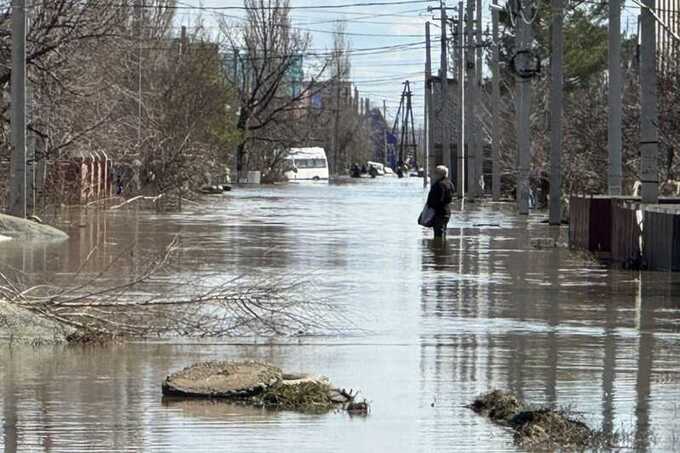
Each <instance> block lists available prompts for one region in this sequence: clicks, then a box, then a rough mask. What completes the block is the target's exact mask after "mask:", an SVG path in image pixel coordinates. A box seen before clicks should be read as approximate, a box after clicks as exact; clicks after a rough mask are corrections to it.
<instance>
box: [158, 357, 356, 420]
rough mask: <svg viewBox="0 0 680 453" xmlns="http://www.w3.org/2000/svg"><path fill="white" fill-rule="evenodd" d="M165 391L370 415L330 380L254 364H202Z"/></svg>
mask: <svg viewBox="0 0 680 453" xmlns="http://www.w3.org/2000/svg"><path fill="white" fill-rule="evenodd" d="M162 389H163V395H165V396H169V397H181V398H213V399H224V400H226V401H231V402H236V403H239V404H245V405H249V406H256V407H265V408H270V409H281V410H295V411H301V412H327V411H330V410H333V409H346V410H347V411H349V412H350V413H355V414H359V413H362V414H363V415H365V414H367V413H368V404H367V403H366V402H365V401H364V402H363V403H355V398H356V396H357V393H355V392H352V391H351V390H350V391H349V392H348V391H346V390H345V389H337V388H335V387H333V386H332V385H331V383H330V382H329V381H328V378H326V377H323V376H313V375H309V374H290V373H283V371H282V370H281V369H280V368H277V367H274V366H272V365H269V364H267V363H261V362H254V361H246V362H204V363H198V364H195V365H193V366H190V367H187V368H185V369H183V370H181V371H178V372H176V373H174V374H172V375H170V376H168V377H167V378H166V379H165V381H164V382H163V385H162ZM362 405H363V406H362Z"/></svg>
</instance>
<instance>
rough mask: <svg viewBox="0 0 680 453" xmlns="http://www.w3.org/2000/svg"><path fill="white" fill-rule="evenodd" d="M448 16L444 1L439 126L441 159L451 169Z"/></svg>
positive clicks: (442, 8) (442, 11)
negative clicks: (440, 128)
mask: <svg viewBox="0 0 680 453" xmlns="http://www.w3.org/2000/svg"><path fill="white" fill-rule="evenodd" d="M447 28H448V17H447V14H446V3H444V2H442V4H441V33H442V35H441V63H440V70H439V78H440V82H441V96H442V97H441V102H442V108H441V117H440V119H441V127H442V159H443V162H444V165H446V166H447V167H448V168H449V169H451V164H452V160H451V111H450V108H449V107H450V104H449V95H448V93H449V57H448V46H449V43H448V38H447ZM451 170H452V169H451Z"/></svg>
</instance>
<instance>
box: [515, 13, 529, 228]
mask: <svg viewBox="0 0 680 453" xmlns="http://www.w3.org/2000/svg"><path fill="white" fill-rule="evenodd" d="M519 1H520V2H521V1H522V0H519ZM517 24H518V25H519V27H518V31H517V38H518V39H519V45H518V46H517V47H518V49H520V50H521V51H527V50H529V48H530V44H531V29H530V26H529V24H527V23H526V22H525V21H524V20H523V19H522V18H521V17H518V18H517ZM529 80H530V79H528V78H521V79H520V80H519V99H518V100H517V102H518V106H517V115H518V128H517V135H518V136H517V145H518V148H519V149H518V154H519V159H518V164H519V165H518V178H519V180H518V187H517V202H518V207H519V214H520V215H528V214H529V164H530V147H531V143H530V141H529V105H530V95H531V92H530V85H529Z"/></svg>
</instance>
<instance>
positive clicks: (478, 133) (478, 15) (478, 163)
mask: <svg viewBox="0 0 680 453" xmlns="http://www.w3.org/2000/svg"><path fill="white" fill-rule="evenodd" d="M474 50H475V54H476V55H475V81H474V87H475V88H474V93H475V100H474V104H473V107H474V108H473V110H472V117H473V121H474V123H473V131H474V146H475V156H476V157H477V159H476V160H475V179H474V180H473V181H472V187H473V188H474V191H475V192H474V193H475V195H481V190H482V186H481V185H480V180H481V179H482V178H483V177H484V143H483V139H482V121H481V112H482V65H483V62H482V0H477V4H476V10H475V47H474Z"/></svg>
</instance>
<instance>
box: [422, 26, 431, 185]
mask: <svg viewBox="0 0 680 453" xmlns="http://www.w3.org/2000/svg"><path fill="white" fill-rule="evenodd" d="M424 151H425V165H424V166H423V169H424V170H425V172H424V175H423V187H427V183H428V178H429V175H430V156H431V155H432V44H431V36H430V23H429V22H426V23H425V150H424Z"/></svg>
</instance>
